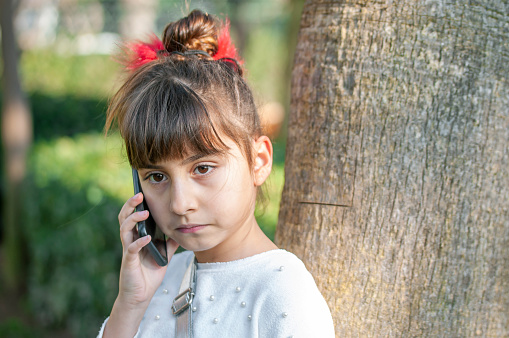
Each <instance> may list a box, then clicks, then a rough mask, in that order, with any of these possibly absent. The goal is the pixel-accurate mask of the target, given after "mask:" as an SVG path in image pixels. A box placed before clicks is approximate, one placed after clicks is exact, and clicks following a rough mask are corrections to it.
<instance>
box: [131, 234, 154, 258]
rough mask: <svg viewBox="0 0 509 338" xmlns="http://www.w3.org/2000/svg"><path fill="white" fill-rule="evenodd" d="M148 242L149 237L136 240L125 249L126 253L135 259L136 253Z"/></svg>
mask: <svg viewBox="0 0 509 338" xmlns="http://www.w3.org/2000/svg"><path fill="white" fill-rule="evenodd" d="M148 242H150V235H148V236H145V237H141V238H138V239H137V240H135V241H134V242H132V243H131V244H129V246H128V247H127V252H128V253H129V254H130V255H132V256H131V257H133V258H134V257H137V255H138V253H139V252H140V250H141V249H143V247H144V246H145V245H147V244H148Z"/></svg>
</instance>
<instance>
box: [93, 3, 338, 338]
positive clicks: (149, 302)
mask: <svg viewBox="0 0 509 338" xmlns="http://www.w3.org/2000/svg"><path fill="white" fill-rule="evenodd" d="M128 47H129V48H130V58H128V59H127V60H126V67H127V69H129V70H130V73H129V74H128V76H127V79H126V81H125V83H124V84H123V86H122V87H121V88H120V90H119V91H118V92H117V93H116V94H115V96H114V97H113V98H112V100H111V102H110V107H109V109H108V116H107V122H106V130H108V129H109V128H110V126H111V124H112V123H113V122H114V121H116V122H117V123H118V126H119V129H120V133H121V135H122V138H123V139H124V141H125V146H126V151H127V155H128V158H129V162H130V164H131V166H132V167H133V168H136V169H138V172H139V177H140V180H141V186H142V190H143V194H142V193H140V194H137V195H135V196H134V197H132V198H130V199H129V200H128V201H127V202H126V203H125V204H124V206H123V208H122V210H121V211H120V213H119V217H118V219H119V223H120V237H121V240H122V245H123V258H122V266H121V268H120V282H119V284H120V287H119V293H118V297H117V299H116V301H115V304H114V305H113V308H112V310H111V314H110V316H109V318H108V319H107V320H106V321H105V323H104V324H103V326H102V328H101V330H100V332H99V336H104V337H133V336H144V337H172V336H176V337H187V336H191V335H193V336H195V337H290V336H296V337H334V328H333V324H332V318H331V315H330V311H329V309H328V307H327V304H326V303H325V301H324V299H323V297H322V295H321V294H320V292H319V291H318V289H317V287H316V284H315V282H314V280H313V277H312V276H311V274H310V273H309V272H308V271H307V270H306V268H305V266H304V264H303V263H302V262H301V261H300V260H299V259H298V258H297V257H296V256H294V255H293V254H291V253H289V252H287V251H285V250H281V249H278V248H277V247H276V245H274V243H272V241H271V240H270V239H269V238H268V237H267V236H265V234H264V233H263V232H262V230H261V229H260V227H259V226H258V224H257V222H256V219H255V217H254V210H255V200H256V196H257V190H258V187H260V186H261V185H262V184H263V182H264V181H265V180H266V179H267V177H268V176H269V174H270V171H271V167H272V145H271V142H270V140H269V139H268V137H267V136H264V135H263V134H262V131H261V127H260V122H259V118H258V115H257V112H256V107H255V104H254V101H253V97H252V93H251V91H250V89H249V87H248V86H247V84H246V82H245V81H244V79H243V77H242V69H241V67H240V66H239V63H238V57H237V56H236V54H235V48H234V47H233V45H231V43H230V41H229V32H228V25H224V24H221V23H219V22H218V21H217V20H216V19H215V18H213V17H212V16H211V15H208V14H206V13H203V12H200V11H198V10H195V11H193V12H191V13H190V14H189V16H187V17H185V18H183V19H181V20H179V21H176V22H173V23H170V24H169V25H168V26H167V27H166V28H165V31H164V35H163V41H162V42H161V41H159V40H157V38H155V37H154V38H153V39H152V41H151V42H150V43H148V44H143V43H134V44H131V45H128ZM143 199H145V201H146V203H147V204H148V207H149V210H150V214H151V216H152V217H153V218H154V220H155V222H156V223H157V225H158V227H159V228H160V229H161V230H162V231H163V232H164V233H165V234H166V235H167V236H168V241H167V248H168V259H169V260H170V262H169V264H168V265H167V266H164V267H161V266H159V265H157V264H156V263H155V261H154V259H153V258H152V257H151V256H150V255H148V254H146V250H142V248H143V247H144V246H145V245H147V244H148V243H149V242H150V236H146V237H141V238H138V236H137V232H136V223H137V222H140V221H143V220H145V219H147V217H148V216H149V212H148V211H143V212H134V211H135V207H136V206H137V205H139V204H140V203H142V201H143ZM178 246H182V247H183V248H185V249H186V250H188V251H185V252H182V253H179V254H175V255H173V254H174V252H175V250H176V249H177V247H178ZM182 291H183V292H182ZM179 294H180V295H179ZM174 300H175V301H174ZM172 304H174V305H173V306H172Z"/></svg>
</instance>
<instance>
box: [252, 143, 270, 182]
mask: <svg viewBox="0 0 509 338" xmlns="http://www.w3.org/2000/svg"><path fill="white" fill-rule="evenodd" d="M254 148H255V155H256V157H255V165H254V168H253V172H254V184H255V186H257V187H258V186H260V185H262V184H263V182H265V180H266V179H267V177H269V175H270V172H271V170H272V142H270V139H269V138H268V137H267V136H265V135H264V136H260V137H259V138H258V139H257V140H255V141H254Z"/></svg>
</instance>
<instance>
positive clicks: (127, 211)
mask: <svg viewBox="0 0 509 338" xmlns="http://www.w3.org/2000/svg"><path fill="white" fill-rule="evenodd" d="M141 202H143V194H142V193H141V192H140V193H137V194H136V195H134V196H133V197H131V198H130V199H128V200H127V202H125V203H124V205H123V206H122V209H120V212H119V214H118V223H119V224H120V225H122V223H124V221H125V220H126V218H127V217H129V215H131V214H132V213H133V211H134V209H135V208H136V206H138V205H139V204H140V203H141Z"/></svg>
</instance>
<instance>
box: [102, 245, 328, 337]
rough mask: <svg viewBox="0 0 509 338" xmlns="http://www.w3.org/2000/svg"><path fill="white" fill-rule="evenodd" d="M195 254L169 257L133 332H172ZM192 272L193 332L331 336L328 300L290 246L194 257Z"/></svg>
mask: <svg viewBox="0 0 509 338" xmlns="http://www.w3.org/2000/svg"><path fill="white" fill-rule="evenodd" d="M193 258H194V255H193V253H192V252H183V253H180V254H177V255H175V256H174V257H173V258H172V259H171V261H170V263H169V266H168V270H167V272H166V275H165V277H164V280H163V282H162V283H161V286H160V287H159V289H158V290H157V291H156V293H155V295H154V297H153V298H152V300H151V302H150V305H149V306H148V309H147V311H146V312H145V316H144V317H143V320H142V321H141V324H140V327H139V330H138V333H137V335H136V337H173V336H174V335H175V323H176V319H175V316H174V315H173V314H172V312H171V305H172V302H173V299H174V298H175V296H176V295H177V293H178V290H179V287H180V284H181V282H182V278H183V275H184V272H185V270H186V268H187V266H188V264H189V262H190V261H191V259H193ZM196 273H197V281H196V291H195V293H196V295H195V297H194V300H193V305H192V306H193V311H194V312H193V335H194V337H196V338H200V337H241V338H244V337H292V336H293V337H295V338H297V337H325V338H327V337H334V326H333V323H332V317H331V314H330V311H329V308H328V306H327V303H326V302H325V300H324V299H323V297H322V295H321V294H320V291H318V288H317V287H316V284H315V281H314V279H313V277H312V276H311V274H310V273H309V272H308V271H307V269H306V267H305V266H304V264H303V263H302V261H301V260H300V259H299V258H297V257H296V256H295V255H294V254H292V253H290V252H287V251H285V250H272V251H268V252H264V253H261V254H258V255H255V256H252V257H248V258H244V259H240V260H236V261H232V262H226V263H198V268H197V270H196ZM106 321H107V319H106ZM106 321H105V322H104V324H103V326H102V327H101V331H100V332H99V336H98V337H102V334H103V330H104V326H105V324H106Z"/></svg>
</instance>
